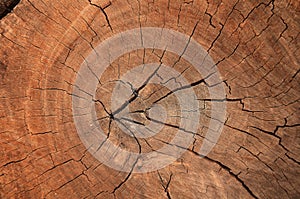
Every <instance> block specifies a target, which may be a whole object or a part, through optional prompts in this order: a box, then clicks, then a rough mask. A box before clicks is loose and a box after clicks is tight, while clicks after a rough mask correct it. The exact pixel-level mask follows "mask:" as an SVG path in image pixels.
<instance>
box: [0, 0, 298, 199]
mask: <svg viewBox="0 0 300 199" xmlns="http://www.w3.org/2000/svg"><path fill="white" fill-rule="evenodd" d="M1 6H2V4H0V8H1ZM299 12H300V3H299V1H297V0H290V1H288V0H270V1H264V0H263V1H262V0H250V1H246V0H232V1H231V0H223V1H222V0H191V1H186V0H157V1H156V0H155V1H148V0H126V1H123V0H111V1H109V0H93V1H88V0H72V1H71V0H61V1H58V0H21V1H20V3H19V4H18V5H17V6H16V7H15V8H14V9H13V11H12V12H11V13H9V14H8V15H6V16H5V17H3V18H2V19H1V21H0V33H1V35H0V142H1V144H0V148H1V150H0V157H1V158H0V198H281V199H282V198H299V197H300V193H299V189H300V166H299V164H300V134H299V132H300V124H299V121H300V118H299V96H300V90H299V83H300V79H299V68H300V67H299V57H300V50H299V48H300V43H299V42H300V40H299V32H300V24H299V23H300V16H299ZM139 27H164V28H168V29H172V30H176V31H178V32H181V33H184V34H186V35H189V36H190V37H191V38H193V39H194V40H195V41H197V42H198V43H199V44H201V45H202V46H203V47H204V48H205V50H206V51H207V52H208V53H209V55H210V56H211V57H212V58H213V60H214V61H215V63H216V67H217V68H218V70H219V72H220V75H221V78H222V82H220V84H222V85H223V86H224V88H225V89H226V99H211V98H210V96H209V95H208V94H207V85H205V84H204V83H203V82H202V83H199V85H196V86H195V90H198V91H197V97H198V98H199V102H201V104H202V105H203V106H202V108H203V110H202V113H203V115H204V116H203V117H202V118H201V120H200V124H201V128H199V130H198V132H197V135H196V136H195V142H194V143H193V145H192V146H190V147H189V148H188V149H187V151H186V152H185V153H184V154H183V156H182V157H181V158H180V159H178V160H177V161H176V162H174V163H173V164H171V165H169V166H167V167H165V168H163V169H160V170H158V171H156V172H149V173H145V174H136V173H124V172H119V171H116V170H113V169H111V168H109V167H107V166H105V165H104V164H102V163H101V162H99V161H98V160H97V159H95V158H94V157H93V156H92V155H91V154H90V153H89V152H88V151H87V149H86V148H85V146H84V145H83V144H82V142H81V140H80V138H79V136H78V134H77V132H76V128H75V124H74V121H73V113H72V91H73V85H74V81H75V79H76V77H77V71H78V70H79V68H80V65H81V63H83V62H84V58H85V57H86V56H87V55H88V54H89V52H91V51H92V50H93V49H94V48H95V47H96V46H97V45H98V44H99V43H101V42H102V41H104V40H105V39H107V38H110V37H111V36H113V35H115V34H117V33H120V32H122V31H125V30H129V29H133V28H139ZM178 58H179V57H178V56H177V55H174V54H172V53H170V52H166V53H165V54H164V53H163V52H162V51H159V50H152V49H145V50H143V49H141V50H136V51H133V52H130V53H128V54H125V55H123V56H122V57H120V58H118V59H117V60H116V61H115V62H114V63H112V64H111V66H110V67H109V68H108V69H107V70H106V71H105V75H103V76H102V77H101V79H100V81H101V82H102V83H103V84H102V85H101V84H99V87H98V90H97V93H96V94H97V96H99V99H101V100H103V102H104V106H105V107H106V108H107V109H108V110H109V102H110V101H109V100H110V96H111V91H112V89H113V84H110V82H113V81H115V80H118V79H119V77H120V74H121V75H122V74H124V73H126V71H127V70H129V69H131V68H132V67H133V66H136V65H140V64H142V63H151V62H159V61H161V62H162V63H164V64H166V65H174V68H175V69H176V70H178V71H179V72H180V73H182V75H183V76H184V77H185V78H186V79H188V80H189V81H190V82H193V81H197V80H200V79H201V78H203V77H202V76H201V75H200V74H197V73H196V72H195V71H193V69H192V68H193V66H190V65H189V63H188V62H187V61H186V60H184V59H179V61H177V60H178ZM187 68H190V69H189V70H187V71H185V70H186V69H187ZM150 93H153V94H150ZM166 93H168V90H167V89H166V90H164V89H163V88H161V87H158V86H155V85H151V84H149V85H147V86H146V87H145V88H144V89H143V90H142V91H141V92H140V93H139V94H140V97H141V99H143V100H142V101H135V102H134V103H131V105H130V107H131V109H132V110H139V108H142V109H143V108H145V107H144V106H147V105H148V104H152V103H153V102H155V101H156V100H157V99H159V98H161V97H163V96H165V95H166ZM213 100H221V101H226V103H227V116H226V122H225V124H224V128H223V131H222V134H221V136H220V138H219V140H218V143H217V145H216V146H215V147H214V149H213V150H212V151H211V152H210V153H209V154H208V156H207V157H204V158H201V157H200V156H199V154H198V153H197V151H198V150H199V148H200V147H201V144H202V142H203V135H205V133H206V131H207V128H208V123H209V120H210V119H211V118H210V109H209V107H210V102H211V101H213ZM141 104H142V105H141ZM161 104H162V105H163V106H166V107H169V108H170V110H174V109H176V107H177V104H176V99H175V98H174V96H169V97H168V98H166V99H165V100H164V101H162V102H161ZM96 109H97V114H98V116H99V117H102V116H105V115H106V112H105V111H104V108H103V106H102V105H100V104H96ZM135 119H136V120H137V121H139V122H141V123H143V122H146V120H147V118H144V117H141V115H139V114H137V115H136V117H135ZM168 122H170V123H171V124H173V126H171V125H170V126H167V127H165V129H164V131H163V132H162V134H160V135H159V136H160V137H159V140H162V141H163V142H162V141H158V140H155V139H153V140H148V141H149V142H146V141H145V140H141V141H140V145H141V147H142V151H144V152H147V151H150V150H153V149H157V148H159V147H161V146H162V145H163V144H164V143H165V142H169V140H170V137H168V136H172V135H173V134H172V133H173V132H175V131H176V130H177V129H176V124H178V120H177V119H176V117H174V118H173V119H172V120H171V119H170V120H169V121H168ZM99 123H100V125H101V126H102V127H103V129H106V132H108V131H111V133H112V137H111V139H112V141H113V142H114V143H116V144H120V143H125V144H124V146H123V147H125V148H127V149H128V150H132V151H135V150H138V149H137V143H136V142H135V140H133V139H132V138H129V137H128V138H127V137H122V136H120V135H119V134H121V133H122V132H120V130H119V128H118V126H117V125H116V121H111V120H110V119H109V118H106V119H103V120H101V121H99Z"/></svg>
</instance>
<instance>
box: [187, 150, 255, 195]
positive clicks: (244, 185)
mask: <svg viewBox="0 0 300 199" xmlns="http://www.w3.org/2000/svg"><path fill="white" fill-rule="evenodd" d="M187 150H188V151H190V152H191V153H194V154H195V155H197V156H200V157H202V158H204V159H206V160H208V161H210V162H213V163H215V164H218V165H219V166H220V167H221V168H222V169H224V170H225V171H227V172H228V173H229V174H230V175H231V176H232V177H234V178H235V179H236V180H237V181H238V182H240V183H241V184H242V186H243V187H244V189H245V190H246V191H247V192H248V193H249V194H250V195H251V196H252V197H253V198H255V199H258V197H257V196H256V195H255V194H254V193H253V191H252V190H251V189H250V188H249V187H248V186H247V185H246V183H245V182H244V181H243V180H242V179H241V178H239V176H238V175H236V174H234V173H233V172H232V171H231V169H230V168H229V167H228V166H226V165H224V164H223V163H221V162H220V161H218V160H214V159H212V158H210V157H207V156H203V155H201V154H199V153H197V152H195V151H192V150H190V149H187Z"/></svg>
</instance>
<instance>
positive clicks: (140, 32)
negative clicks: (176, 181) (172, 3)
mask: <svg viewBox="0 0 300 199" xmlns="http://www.w3.org/2000/svg"><path fill="white" fill-rule="evenodd" d="M138 49H159V50H163V51H169V52H172V53H174V54H177V55H178V56H180V57H182V58H184V59H185V60H187V61H188V62H189V63H190V64H191V65H192V66H193V67H195V68H196V69H197V71H198V72H199V73H200V74H201V75H202V77H205V78H206V79H205V82H206V83H207V84H208V85H209V86H208V91H209V95H210V98H211V99H225V91H224V88H223V86H222V84H221V82H222V81H221V79H220V77H219V73H218V70H217V67H215V64H214V62H213V60H212V59H211V58H210V56H209V55H208V54H207V52H206V51H205V50H204V49H203V48H202V47H201V45H200V44H198V43H197V42H196V41H195V40H193V39H192V38H191V37H189V36H187V35H184V34H182V33H179V32H176V31H173V30H170V29H166V28H155V27H147V28H140V29H132V30H128V31H125V32H122V33H119V34H116V35H114V36H113V37H111V38H109V39H107V40H105V41H103V42H102V43H100V44H99V45H98V46H97V47H96V48H95V50H94V51H92V52H91V53H90V54H89V55H88V56H87V57H86V59H85V61H84V62H83V63H82V65H81V67H80V70H79V71H78V76H77V79H76V82H75V85H74V90H73V97H72V102H73V115H74V121H75V125H76V129H77V132H78V134H79V136H80V138H81V140H82V142H83V143H84V145H85V147H86V148H87V149H88V151H89V152H90V153H91V154H92V155H93V156H94V157H95V158H96V159H98V160H99V161H100V162H102V163H104V164H105V165H107V166H109V167H111V168H113V169H115V170H119V171H125V172H138V173H144V172H150V171H155V170H158V169H161V168H163V167H165V166H167V165H169V164H171V163H172V162H174V161H175V160H176V159H177V158H179V157H180V156H181V155H182V153H183V152H184V151H185V150H186V149H187V148H188V147H189V146H190V145H191V144H192V142H193V140H194V137H193V136H194V133H196V132H197V130H198V126H199V117H200V112H199V104H198V102H197V100H195V99H196V96H195V93H194V90H193V87H192V85H191V82H188V81H187V80H186V79H185V78H184V77H182V76H180V75H179V73H178V72H177V71H176V70H175V69H173V68H172V67H169V66H166V65H164V64H162V63H151V64H144V65H140V66H136V67H135V68H133V69H132V70H130V71H128V72H127V73H126V74H124V75H123V76H122V77H121V78H120V81H119V83H118V84H117V85H116V86H115V89H114V91H113V93H112V99H111V113H109V114H110V117H112V118H114V119H115V120H116V121H123V122H122V123H121V122H120V123H118V126H119V128H120V129H121V130H122V131H123V132H124V133H127V134H128V135H131V136H132V137H134V138H135V139H138V138H148V137H151V136H154V135H155V134H156V133H157V132H159V131H160V129H161V128H162V126H161V125H162V124H163V121H164V120H165V119H166V115H165V111H164V109H163V108H162V107H160V106H159V105H155V104H154V105H153V106H152V107H150V108H149V109H148V110H147V111H145V114H146V116H147V118H148V119H149V120H150V123H149V124H148V125H144V126H141V125H138V124H133V123H131V122H130V121H131V117H130V114H129V108H128V104H129V103H130V101H131V100H134V99H135V98H136V97H138V93H135V92H136V90H135V89H136V88H139V89H141V88H143V86H145V85H146V84H150V83H151V84H161V80H162V79H170V78H171V77H178V79H177V80H176V83H174V82H172V81H169V82H168V83H167V84H164V86H165V87H167V88H168V89H169V90H170V91H172V93H174V94H175V96H176V98H177V100H178V102H179V105H180V114H181V115H180V118H181V119H180V128H178V132H177V133H176V135H175V136H174V138H173V139H172V141H171V142H170V143H169V144H166V145H165V146H164V147H162V148H160V149H159V150H156V151H152V152H149V153H141V152H140V153H136V152H131V151H127V150H124V149H122V148H120V147H119V146H116V145H115V144H114V143H112V142H111V141H110V140H109V139H108V138H107V135H105V134H104V132H103V130H102V129H101V127H100V125H99V123H98V121H97V116H96V109H95V103H94V99H95V93H96V89H97V85H98V83H99V77H101V76H102V74H103V73H104V71H105V70H106V69H107V67H108V66H109V65H110V64H111V63H113V62H114V60H116V59H117V58H118V57H120V56H122V55H123V54H126V53H129V52H131V51H133V50H138ZM154 74H159V75H158V76H154ZM178 82H179V83H178ZM179 85H180V86H179ZM225 103H226V102H225V101H224V102H223V101H218V102H215V101H211V114H210V117H211V118H212V119H211V120H210V123H209V128H208V132H207V133H206V135H205V139H204V141H203V144H202V146H201V149H200V151H199V153H200V154H201V155H203V156H205V155H207V154H208V153H209V152H210V151H211V150H212V148H213V147H214V145H215V144H216V142H217V140H218V138H219V135H220V133H221V132H222V128H223V123H224V120H225V114H226V104H225ZM184 110H196V111H184ZM152 117H156V118H155V120H159V121H162V122H161V123H154V122H151V118H152ZM187 132H190V133H187Z"/></svg>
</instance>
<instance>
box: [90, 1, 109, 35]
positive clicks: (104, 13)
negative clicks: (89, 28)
mask: <svg viewBox="0 0 300 199" xmlns="http://www.w3.org/2000/svg"><path fill="white" fill-rule="evenodd" d="M88 1H89V3H90V5H92V6H95V7H97V8H99V9H100V11H101V12H102V14H103V15H104V16H105V19H106V22H107V24H108V27H109V28H110V30H111V31H112V32H113V29H112V27H111V24H110V21H109V18H108V15H107V13H106V12H105V10H104V9H105V8H107V7H108V6H110V5H108V6H106V7H104V8H102V7H101V6H99V5H97V4H94V3H92V0H88Z"/></svg>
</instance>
